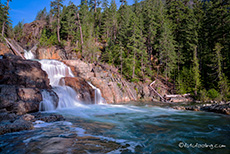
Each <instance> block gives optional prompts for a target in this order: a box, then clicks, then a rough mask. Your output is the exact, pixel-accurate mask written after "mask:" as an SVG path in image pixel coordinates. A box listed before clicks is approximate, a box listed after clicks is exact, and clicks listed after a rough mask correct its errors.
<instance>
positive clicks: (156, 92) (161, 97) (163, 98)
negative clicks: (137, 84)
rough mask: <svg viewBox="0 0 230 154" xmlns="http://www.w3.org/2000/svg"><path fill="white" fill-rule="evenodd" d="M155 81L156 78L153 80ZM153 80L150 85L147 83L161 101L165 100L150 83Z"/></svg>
mask: <svg viewBox="0 0 230 154" xmlns="http://www.w3.org/2000/svg"><path fill="white" fill-rule="evenodd" d="M155 81H156V80H155ZM155 81H153V82H152V83H151V84H150V85H149V87H150V88H151V89H152V90H153V91H154V92H155V93H156V94H157V95H158V96H159V97H160V98H161V100H162V101H163V102H167V101H166V100H165V99H164V98H163V97H162V96H161V95H160V94H159V93H158V92H157V91H156V90H155V89H154V88H153V87H152V85H153V84H154V83H155Z"/></svg>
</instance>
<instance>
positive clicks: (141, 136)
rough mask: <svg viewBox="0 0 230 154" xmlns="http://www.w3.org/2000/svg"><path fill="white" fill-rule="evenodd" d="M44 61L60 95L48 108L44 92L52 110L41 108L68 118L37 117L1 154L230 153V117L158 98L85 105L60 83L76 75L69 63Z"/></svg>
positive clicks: (4, 140)
mask: <svg viewBox="0 0 230 154" xmlns="http://www.w3.org/2000/svg"><path fill="white" fill-rule="evenodd" d="M41 63H42V68H43V69H44V70H45V71H46V72H47V74H48V76H49V79H50V83H51V85H52V87H53V89H54V91H55V92H56V93H57V94H58V96H59V106H58V108H57V109H54V107H45V106H46V105H49V103H50V101H49V100H48V99H49V97H43V102H41V104H43V110H48V111H42V112H43V113H47V114H50V113H56V114H61V115H63V116H64V117H65V119H66V120H65V121H58V122H53V123H44V122H37V123H34V127H35V129H34V130H30V131H22V132H17V133H9V134H5V135H2V136H0V153H10V154H14V153H15V154H16V153H20V154H21V153H49V154H50V153H53V154H57V153H80V154H81V153H98V154H102V153H109V154H120V153H122V154H130V153H138V154H143V153H144V154H145V153H146V154H154V153H156V154H158V153H162V154H163V153H175V154H177V153H181V154H184V153H191V154H193V153H218V154H219V153H221V154H229V153H230V116H227V115H221V114H216V113H208V112H192V111H179V110H174V109H171V108H170V107H168V106H165V107H159V106H158V105H156V104H154V103H139V105H133V104H126V105H109V104H105V103H102V102H101V98H100V99H98V100H100V103H97V102H95V104H94V105H84V104H82V103H81V102H79V101H78V99H77V98H76V96H75V93H74V91H73V90H72V89H69V88H70V87H69V88H68V87H67V86H65V85H64V83H62V84H61V85H60V81H59V80H60V79H61V78H62V77H63V76H66V74H67V75H69V76H73V74H72V72H70V69H69V68H66V66H64V65H63V64H62V63H60V62H57V61H48V60H42V61H41ZM50 65H52V66H50ZM53 65H55V66H53ZM53 70H55V71H56V72H54V71H53ZM57 72H58V73H57ZM94 89H96V87H94ZM68 90H69V91H70V92H68ZM98 94H100V92H98ZM97 97H98V96H97ZM46 99H47V100H46Z"/></svg>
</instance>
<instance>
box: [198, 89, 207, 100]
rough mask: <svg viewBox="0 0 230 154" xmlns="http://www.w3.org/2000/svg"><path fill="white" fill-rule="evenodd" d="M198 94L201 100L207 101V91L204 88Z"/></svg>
mask: <svg viewBox="0 0 230 154" xmlns="http://www.w3.org/2000/svg"><path fill="white" fill-rule="evenodd" d="M199 94H200V95H199V96H200V100H201V101H202V102H205V101H208V93H207V91H206V89H202V90H200V92H199Z"/></svg>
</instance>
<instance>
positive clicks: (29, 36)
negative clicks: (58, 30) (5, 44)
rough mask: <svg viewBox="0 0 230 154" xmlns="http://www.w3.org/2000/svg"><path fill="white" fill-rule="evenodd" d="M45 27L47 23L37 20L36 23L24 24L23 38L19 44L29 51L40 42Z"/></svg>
mask: <svg viewBox="0 0 230 154" xmlns="http://www.w3.org/2000/svg"><path fill="white" fill-rule="evenodd" d="M45 25H46V22H45V21H42V20H36V21H34V22H31V23H26V24H24V25H23V37H22V38H21V40H19V44H20V45H21V46H22V47H23V48H24V49H26V50H28V51H29V50H30V49H31V48H33V47H34V46H35V45H36V44H38V40H39V38H40V36H41V33H42V30H43V28H44V26H45Z"/></svg>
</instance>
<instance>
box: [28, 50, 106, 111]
mask: <svg viewBox="0 0 230 154" xmlns="http://www.w3.org/2000/svg"><path fill="white" fill-rule="evenodd" d="M24 56H25V58H26V59H33V58H34V57H35V56H34V55H33V53H32V52H31V51H28V52H27V51H26V50H25V54H24ZM39 62H40V63H41V67H42V69H43V70H44V71H45V72H46V73H47V74H48V78H49V80H50V85H51V86H52V88H53V91H54V92H55V93H56V94H57V95H58V97H59V102H58V106H57V108H59V109H60V108H69V107H74V106H82V104H81V103H80V101H79V99H78V95H77V93H76V91H75V90H74V89H73V88H71V87H69V86H66V85H65V81H64V80H63V79H62V78H63V77H74V75H73V73H72V71H71V69H70V68H69V67H68V66H66V65H65V64H64V63H62V62H60V61H57V60H47V59H43V60H40V61H39ZM88 84H89V85H90V86H91V87H92V88H93V89H94V90H95V104H105V102H106V101H105V99H104V98H103V97H102V96H101V91H100V89H98V88H96V87H95V86H93V85H92V84H91V83H88ZM42 98H43V101H42V102H41V103H40V110H42V111H49V110H55V108H56V107H55V105H54V104H53V102H52V96H50V94H49V93H48V92H47V91H42Z"/></svg>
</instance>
